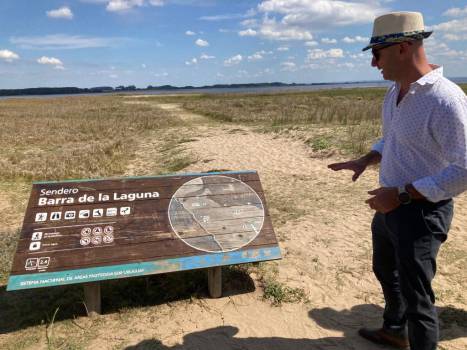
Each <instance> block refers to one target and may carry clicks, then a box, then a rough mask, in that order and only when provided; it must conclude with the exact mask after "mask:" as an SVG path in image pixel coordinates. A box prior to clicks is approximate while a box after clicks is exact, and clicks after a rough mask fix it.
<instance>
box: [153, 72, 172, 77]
mask: <svg viewBox="0 0 467 350" xmlns="http://www.w3.org/2000/svg"><path fill="white" fill-rule="evenodd" d="M154 76H155V77H156V78H163V77H168V76H169V73H167V72H163V73H155V74H154Z"/></svg>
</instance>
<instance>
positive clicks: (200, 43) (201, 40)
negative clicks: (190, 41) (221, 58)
mask: <svg viewBox="0 0 467 350" xmlns="http://www.w3.org/2000/svg"><path fill="white" fill-rule="evenodd" d="M195 44H196V45H198V46H201V47H205V46H209V43H208V42H207V41H206V40H203V39H198V40H196V41H195Z"/></svg>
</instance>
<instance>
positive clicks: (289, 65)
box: [281, 61, 297, 72]
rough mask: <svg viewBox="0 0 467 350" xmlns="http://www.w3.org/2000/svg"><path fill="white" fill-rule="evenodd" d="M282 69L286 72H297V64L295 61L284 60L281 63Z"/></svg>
mask: <svg viewBox="0 0 467 350" xmlns="http://www.w3.org/2000/svg"><path fill="white" fill-rule="evenodd" d="M281 67H282V69H281V70H282V71H284V72H295V71H296V70H297V65H296V64H295V63H293V62H288V61H287V62H282V63H281Z"/></svg>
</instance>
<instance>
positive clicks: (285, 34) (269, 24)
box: [259, 16, 313, 40]
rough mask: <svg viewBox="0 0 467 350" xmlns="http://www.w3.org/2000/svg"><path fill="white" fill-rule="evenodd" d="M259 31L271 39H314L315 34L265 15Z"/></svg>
mask: <svg viewBox="0 0 467 350" xmlns="http://www.w3.org/2000/svg"><path fill="white" fill-rule="evenodd" d="M259 33H260V34H261V35H262V36H263V37H265V38H267V39H271V40H312V39H313V35H312V34H311V33H310V32H309V31H308V30H306V29H303V28H300V27H294V26H289V25H286V24H284V23H282V22H277V21H276V20H275V19H274V18H272V19H270V18H268V17H267V16H265V17H264V19H263V23H262V24H261V27H260V28H259Z"/></svg>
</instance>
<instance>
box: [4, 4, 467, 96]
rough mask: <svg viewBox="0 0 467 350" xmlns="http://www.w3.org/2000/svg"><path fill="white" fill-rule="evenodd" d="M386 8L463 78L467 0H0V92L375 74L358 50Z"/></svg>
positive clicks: (346, 77)
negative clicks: (423, 34) (419, 28)
mask: <svg viewBox="0 0 467 350" xmlns="http://www.w3.org/2000/svg"><path fill="white" fill-rule="evenodd" d="M420 4H423V7H421V5H420ZM389 11H420V12H422V13H423V15H424V18H425V25H426V26H427V27H428V29H432V30H434V34H433V35H432V36H431V37H430V38H429V39H427V40H426V42H425V46H426V50H427V53H428V56H429V58H430V61H431V62H433V63H437V64H442V65H443V66H444V70H445V75H447V76H450V77H466V76H467V0H444V1H439V0H438V1H435V0H425V1H412V0H405V1H400V0H352V1H345V0H339V1H337V0H264V1H247V0H235V1H234V0H232V1H227V0H199V1H195V0H68V1H65V0H63V1H55V0H47V1H46V0H1V1H0V23H1V26H0V88H26V87H38V86H78V87H92V86H102V85H108V86H117V85H130V84H132V85H136V86H137V87H146V86H148V85H156V86H157V85H164V84H171V85H177V86H183V85H195V86H199V85H211V84H219V83H226V84H231V83H254V82H272V81H282V82H287V83H291V82H296V83H312V82H341V81H361V80H379V79H380V74H379V72H378V71H377V70H376V69H374V68H371V67H370V64H369V63H370V60H371V57H370V54H369V53H368V52H365V53H362V52H361V49H362V48H363V47H364V46H365V45H366V43H367V42H368V41H369V37H370V36H371V31H372V23H373V19H374V17H375V16H377V15H379V14H381V13H385V12H389Z"/></svg>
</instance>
